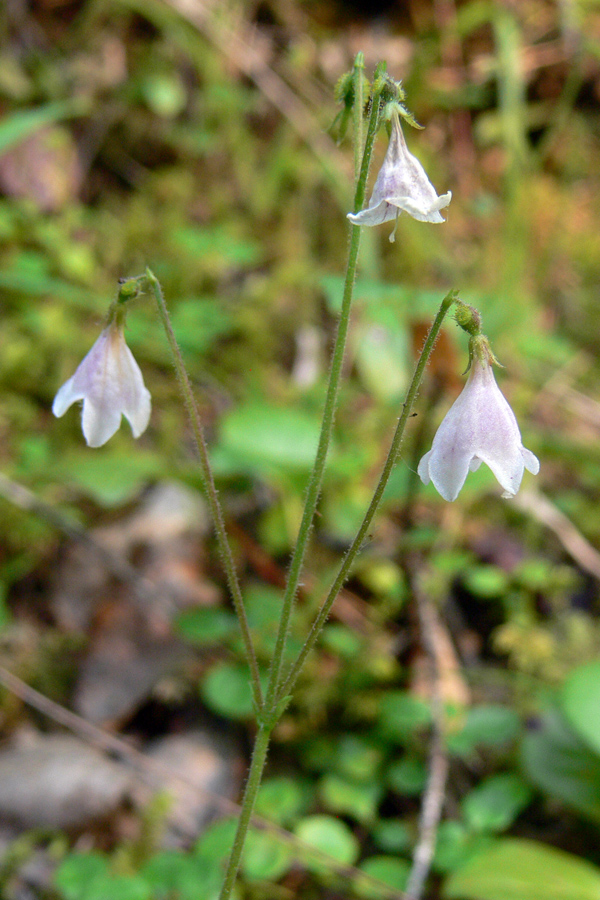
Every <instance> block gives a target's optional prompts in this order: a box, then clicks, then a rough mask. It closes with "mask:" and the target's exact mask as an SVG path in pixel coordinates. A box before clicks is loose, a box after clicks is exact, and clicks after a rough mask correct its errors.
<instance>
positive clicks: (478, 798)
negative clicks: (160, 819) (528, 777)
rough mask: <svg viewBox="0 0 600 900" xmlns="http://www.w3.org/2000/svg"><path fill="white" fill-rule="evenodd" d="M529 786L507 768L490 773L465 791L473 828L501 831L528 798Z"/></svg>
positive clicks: (468, 819) (465, 805) (466, 813)
mask: <svg viewBox="0 0 600 900" xmlns="http://www.w3.org/2000/svg"><path fill="white" fill-rule="evenodd" d="M531 793H532V792H531V788H530V787H529V785H528V784H526V783H525V782H524V781H523V780H522V779H521V778H519V776H518V775H514V774H512V773H510V772H507V773H503V774H501V775H492V776H491V777H490V778H486V780H485V781H482V782H481V783H480V784H478V785H477V787H475V788H473V790H472V791H471V792H470V793H469V794H467V796H466V797H465V798H464V800H463V803H462V808H463V813H464V816H465V819H466V822H467V824H468V825H469V827H470V828H472V829H473V831H504V830H505V829H506V828H509V827H510V826H511V825H512V823H513V822H514V820H515V819H516V818H517V816H518V815H519V813H520V812H521V811H522V810H523V809H524V808H525V807H526V806H527V804H528V803H529V801H530V800H531Z"/></svg>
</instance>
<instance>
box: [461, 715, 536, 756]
mask: <svg viewBox="0 0 600 900" xmlns="http://www.w3.org/2000/svg"><path fill="white" fill-rule="evenodd" d="M520 727H521V724H520V721H519V717H518V715H517V713H516V712H514V710H512V709H509V708H508V707H507V706H499V705H495V704H488V705H482V706H474V707H473V708H472V709H470V710H469V712H468V713H467V720H466V722H465V724H464V726H463V728H462V729H461V731H459V732H457V733H456V734H453V735H451V736H450V737H449V738H448V749H449V750H450V751H451V752H452V753H457V754H460V755H461V756H466V755H468V754H470V753H473V751H474V750H475V749H476V748H477V747H502V746H505V745H506V744H509V743H510V742H511V741H513V740H515V738H516V737H517V735H518V734H519V730H520Z"/></svg>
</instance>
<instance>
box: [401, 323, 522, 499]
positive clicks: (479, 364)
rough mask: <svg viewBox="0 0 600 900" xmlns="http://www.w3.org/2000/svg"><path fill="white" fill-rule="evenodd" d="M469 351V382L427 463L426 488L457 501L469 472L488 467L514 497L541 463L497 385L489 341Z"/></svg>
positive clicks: (477, 339) (474, 342)
mask: <svg viewBox="0 0 600 900" xmlns="http://www.w3.org/2000/svg"><path fill="white" fill-rule="evenodd" d="M469 349H470V355H471V360H472V361H471V369H470V372H469V378H468V380H467V383H466V385H465V387H464V388H463V391H462V393H461V394H460V396H459V397H458V399H457V400H456V401H455V402H454V404H453V406H452V407H451V408H450V410H449V411H448V413H447V414H446V417H445V418H444V420H443V422H442V424H441V425H440V427H439V428H438V431H437V433H436V435H435V437H434V439H433V445H432V447H431V450H430V451H429V452H428V453H426V454H425V456H424V457H423V458H422V459H421V462H420V463H419V468H418V472H419V476H420V478H421V480H422V481H423V483H424V484H429V482H430V481H432V482H433V484H434V486H435V487H436V489H437V490H438V491H439V493H440V494H441V495H442V497H443V498H444V500H456V498H457V497H458V494H459V492H460V490H461V488H462V486H463V485H464V483H465V481H466V478H467V474H468V473H469V471H471V472H474V471H475V470H476V469H478V468H479V466H480V465H481V463H482V462H483V463H485V464H486V465H487V466H489V468H490V469H491V470H492V472H493V473H494V475H495V476H496V478H497V479H498V481H499V483H500V485H501V487H502V488H503V489H504V492H503V494H502V496H503V497H514V495H515V494H516V493H517V491H518V490H519V487H520V486H521V480H522V478H523V472H524V470H525V469H527V470H528V471H529V472H532V473H533V474H534V475H537V473H538V472H539V470H540V463H539V460H538V458H537V457H536V456H535V455H534V454H533V453H532V452H531V450H527V448H526V447H524V446H523V443H522V441H521V432H520V431H519V426H518V424H517V420H516V419H515V414H514V413H513V411H512V409H511V408H510V406H509V404H508V402H507V400H506V398H505V397H504V395H503V394H502V391H501V390H500V388H499V387H498V385H497V384H496V379H495V378H494V373H493V371H492V364H493V362H494V357H493V354H492V352H491V350H490V349H489V344H488V342H487V339H486V338H485V337H483V335H480V334H479V335H475V336H474V337H472V338H471V340H470V347H469Z"/></svg>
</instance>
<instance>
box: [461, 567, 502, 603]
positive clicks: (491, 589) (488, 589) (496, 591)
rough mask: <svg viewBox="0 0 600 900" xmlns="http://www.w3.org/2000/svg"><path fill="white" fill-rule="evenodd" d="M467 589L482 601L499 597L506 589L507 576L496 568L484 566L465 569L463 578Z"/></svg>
mask: <svg viewBox="0 0 600 900" xmlns="http://www.w3.org/2000/svg"><path fill="white" fill-rule="evenodd" d="M464 580H465V584H466V586H467V588H468V589H469V590H470V591H471V592H472V593H473V594H475V596H476V597H481V598H482V599H484V600H491V599H492V598H494V597H501V596H502V595H503V594H505V593H506V590H507V588H508V584H509V581H508V576H507V574H506V572H505V571H504V569H500V568H499V567H498V566H491V565H484V566H476V567H473V568H470V569H467V570H466V572H465V576H464Z"/></svg>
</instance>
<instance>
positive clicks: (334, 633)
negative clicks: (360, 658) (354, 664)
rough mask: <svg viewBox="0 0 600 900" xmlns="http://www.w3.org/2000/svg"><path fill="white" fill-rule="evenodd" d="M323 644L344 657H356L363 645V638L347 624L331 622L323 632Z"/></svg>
mask: <svg viewBox="0 0 600 900" xmlns="http://www.w3.org/2000/svg"><path fill="white" fill-rule="evenodd" d="M320 640H321V645H322V646H323V647H325V649H327V650H330V651H331V652H332V653H337V654H338V656H342V657H344V659H352V658H353V657H356V656H357V655H358V654H359V653H360V651H361V650H362V647H363V644H364V642H363V639H362V638H361V637H360V636H359V635H358V634H356V632H355V631H353V630H352V629H351V628H348V626H347V625H342V623H341V622H331V623H329V624H328V625H326V626H325V627H324V629H323V631H322V632H321V639H320Z"/></svg>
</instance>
